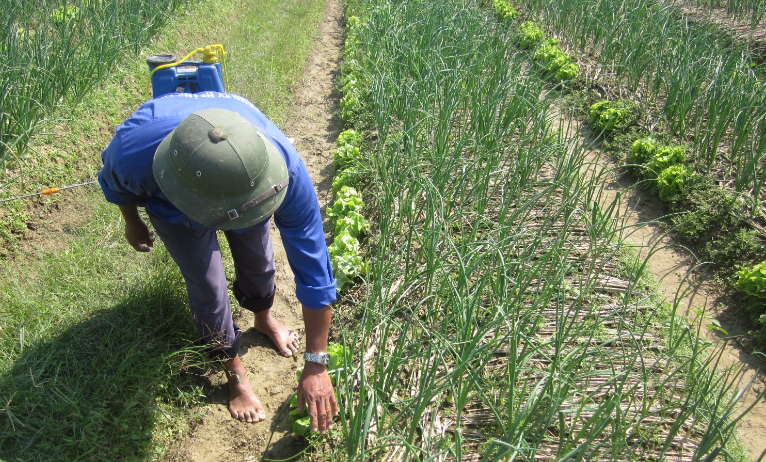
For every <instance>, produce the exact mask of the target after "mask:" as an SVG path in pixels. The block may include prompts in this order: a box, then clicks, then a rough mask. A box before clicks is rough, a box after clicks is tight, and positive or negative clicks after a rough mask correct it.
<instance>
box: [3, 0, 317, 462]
mask: <svg viewBox="0 0 766 462" xmlns="http://www.w3.org/2000/svg"><path fill="white" fill-rule="evenodd" d="M323 9H324V2H322V1H314V2H297V1H296V2H292V3H290V2H288V3H287V4H285V3H284V2H275V1H271V2H258V3H257V4H255V3H249V4H247V5H243V4H241V3H239V2H233V1H229V0H216V1H212V2H205V3H204V4H192V5H190V6H189V7H188V8H186V9H184V11H183V14H180V13H179V15H178V16H176V17H174V18H173V19H172V20H170V21H169V22H168V23H167V24H168V25H167V27H166V28H165V29H164V30H163V31H162V33H161V34H160V35H159V36H158V37H157V38H156V40H155V41H154V42H152V43H151V44H149V45H148V46H147V48H146V49H144V50H142V51H141V52H140V53H127V54H123V55H122V56H121V58H120V59H119V60H117V61H116V62H115V64H114V69H113V71H114V72H113V73H112V74H111V75H109V76H108V78H106V79H105V80H103V81H101V83H99V85H98V88H96V89H94V91H92V92H90V93H87V94H86V95H84V96H83V98H82V101H81V102H80V103H79V104H78V105H77V106H75V107H59V108H57V109H56V111H55V112H54V113H53V114H54V117H55V120H56V121H57V123H56V125H55V127H54V128H55V129H53V130H51V131H50V132H49V133H47V134H38V136H36V137H34V138H33V139H32V140H31V144H30V148H31V149H30V150H29V151H28V153H29V154H28V156H27V157H25V158H23V159H21V160H20V162H18V163H17V164H16V166H15V169H14V170H12V171H5V172H4V173H0V175H2V177H1V178H0V184H3V185H5V186H4V188H3V189H2V190H0V192H2V193H3V196H2V198H8V197H13V196H15V195H21V194H25V193H30V192H36V191H40V190H42V189H45V188H47V187H50V186H63V185H67V184H73V183H78V182H81V181H87V180H90V179H93V178H95V175H96V173H97V172H98V170H99V169H100V167H101V159H100V154H99V153H100V150H101V149H103V148H104V147H105V146H106V145H107V143H108V142H109V139H110V138H111V136H112V134H113V132H114V128H115V127H116V126H117V125H118V124H119V123H121V122H122V120H124V119H125V118H126V117H127V116H129V115H130V113H131V112H132V111H134V110H135V109H136V108H137V106H138V105H139V104H140V103H141V102H143V101H145V100H146V99H148V98H149V97H150V94H151V93H150V88H149V87H148V83H147V80H146V77H147V74H148V72H147V67H146V64H145V62H144V59H145V57H146V56H147V55H149V54H153V53H161V52H165V53H173V54H176V55H178V56H181V55H183V54H184V53H185V52H188V51H190V50H192V49H195V48H197V47H200V46H205V45H209V44H214V43H223V44H224V46H225V48H226V49H227V51H229V52H230V53H231V54H230V55H229V56H228V64H229V67H228V71H229V77H230V81H229V91H232V92H234V93H239V94H242V95H245V96H247V97H249V98H252V99H253V100H254V102H255V103H256V104H258V105H261V106H263V105H265V106H266V107H265V108H264V109H265V111H266V112H267V114H269V115H270V116H272V117H275V118H277V119H284V118H285V117H286V114H287V108H289V107H290V103H291V101H292V97H291V95H290V91H292V90H293V89H294V88H295V84H296V82H299V81H300V78H301V77H302V71H303V66H304V64H305V61H306V58H307V56H308V53H309V46H310V45H311V41H312V39H313V38H314V37H315V36H316V27H317V25H318V24H319V21H320V19H321V18H322V12H323ZM277 11H279V12H280V14H276V13H275V12H277ZM270 15H271V16H275V17H276V16H278V17H279V18H278V19H279V21H275V22H272V21H271V17H270ZM250 24H256V25H257V27H253V26H250ZM295 24H298V25H300V27H297V28H293V27H291V26H292V25H295ZM256 44H257V47H256ZM257 50H261V51H260V52H257V53H256V51H257ZM276 54H279V57H278V59H277V56H275V55H276ZM256 71H257V73H256ZM251 73H254V74H252V75H251ZM75 202H76V206H73V205H74V203H75ZM62 211H63V212H65V213H66V215H58V214H61V213H62ZM0 217H2V218H0V231H2V233H0V236H2V238H3V239H2V244H1V246H2V249H3V252H4V255H5V258H3V260H2V262H0V266H2V272H3V274H5V275H9V276H12V277H5V278H3V280H2V281H0V304H2V308H0V313H2V316H0V396H2V400H1V402H0V459H3V460H6V461H9V462H10V461H16V460H24V461H35V460H39V461H48V460H62V461H70V460H149V459H153V458H156V457H160V456H161V455H162V453H163V451H164V450H165V447H166V446H167V444H168V441H171V440H174V439H176V438H177V437H178V436H179V434H180V433H181V432H183V431H184V429H185V428H187V425H188V423H189V422H190V421H192V420H193V419H194V416H195V415H196V414H197V413H198V412H199V411H200V410H202V409H204V397H203V396H201V387H200V381H199V380H198V379H197V378H196V375H197V374H199V373H201V372H203V371H204V368H205V367H206V365H205V359H204V358H202V357H200V356H199V355H198V354H197V351H198V348H197V346H196V344H195V342H196V332H195V329H194V327H193V325H192V323H191V319H190V315H189V312H188V309H187V308H186V295H185V289H184V286H183V281H182V278H181V276H180V274H179V273H178V271H177V269H176V267H175V265H174V263H173V262H172V260H171V259H170V257H169V256H168V254H167V252H166V251H165V250H164V248H163V247H162V245H157V246H155V249H154V251H153V252H151V253H149V254H138V253H136V252H134V251H133V250H132V249H130V247H129V246H128V245H127V243H126V242H125V240H124V236H123V233H124V231H123V223H122V221H121V218H120V214H119V212H118V210H117V208H116V207H114V206H112V205H110V204H108V203H106V202H105V201H104V200H103V197H102V196H101V193H100V190H99V188H98V186H96V185H90V186H84V187H82V188H81V189H79V190H77V191H69V192H62V193H60V194H58V195H53V196H49V197H45V198H33V199H28V200H24V201H11V202H6V203H3V204H0ZM52 220H57V221H58V220H63V221H64V222H63V223H62V224H61V225H59V224H58V223H55V222H53V221H52ZM29 227H32V228H35V229H38V230H42V231H43V232H44V233H42V235H38V236H37V237H34V236H32V235H30V233H29V232H28V228H29ZM46 232H47V234H46ZM28 237H30V238H36V239H45V241H44V242H43V241H40V242H39V243H37V244H30V243H27V242H26V241H25V239H26V238H28ZM34 249H38V250H34Z"/></svg>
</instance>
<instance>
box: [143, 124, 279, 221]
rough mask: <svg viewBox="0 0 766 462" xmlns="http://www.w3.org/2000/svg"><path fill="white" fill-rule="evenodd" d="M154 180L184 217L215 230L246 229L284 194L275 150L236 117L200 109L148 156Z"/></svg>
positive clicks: (269, 210) (258, 133) (266, 139)
mask: <svg viewBox="0 0 766 462" xmlns="http://www.w3.org/2000/svg"><path fill="white" fill-rule="evenodd" d="M153 169H154V178H155V179H156V180H157V183H158V184H159V186H160V189H162V192H163V193H165V196H167V198H168V199H169V200H170V202H172V203H173V205H175V206H176V207H178V209H179V210H180V211H181V212H183V213H184V214H186V216H188V217H189V218H191V219H192V220H194V221H197V222H199V223H202V224H203V225H206V226H210V227H211V228H216V229H223V230H227V229H240V228H248V227H250V226H253V225H255V224H256V223H258V222H260V221H263V220H264V219H266V218H268V217H269V216H271V215H272V214H273V213H274V212H275V211H276V210H277V208H278V207H279V205H280V204H281V203H282V200H283V199H284V197H285V194H286V193H287V184H288V181H289V177H288V174H287V165H286V164H285V160H284V158H283V157H282V154H280V152H279V150H278V149H277V147H276V146H274V144H273V143H272V142H271V141H270V140H269V139H268V138H266V136H265V135H264V134H263V133H261V132H260V131H259V130H258V129H257V128H255V127H254V126H253V124H251V123H250V122H248V121H247V120H246V119H245V118H244V117H242V116H240V115H239V114H237V113H236V112H232V111H228V110H225V109H203V110H201V111H198V112H195V113H193V114H191V115H190V116H188V117H187V118H185V119H184V120H183V122H181V123H180V124H179V125H178V127H176V128H175V130H173V131H172V132H170V134H169V135H168V136H166V137H165V139H164V140H162V142H161V143H160V145H159V147H158V148H157V151H156V152H155V154H154V165H153Z"/></svg>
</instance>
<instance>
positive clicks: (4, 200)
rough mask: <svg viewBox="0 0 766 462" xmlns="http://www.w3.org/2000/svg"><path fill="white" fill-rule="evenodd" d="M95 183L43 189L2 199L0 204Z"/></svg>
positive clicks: (95, 181) (87, 182)
mask: <svg viewBox="0 0 766 462" xmlns="http://www.w3.org/2000/svg"><path fill="white" fill-rule="evenodd" d="M97 182H98V180H92V181H86V182H85V183H77V184H70V185H69V186H61V187H59V188H48V189H44V190H42V191H40V192H36V193H32V194H24V195H23V196H16V197H11V198H9V199H2V200H0V203H3V202H8V201H15V200H17V199H24V198H26V197H33V196H47V195H50V194H55V193H57V192H60V191H63V190H65V189H70V188H76V187H77V186H85V185H88V184H93V183H97Z"/></svg>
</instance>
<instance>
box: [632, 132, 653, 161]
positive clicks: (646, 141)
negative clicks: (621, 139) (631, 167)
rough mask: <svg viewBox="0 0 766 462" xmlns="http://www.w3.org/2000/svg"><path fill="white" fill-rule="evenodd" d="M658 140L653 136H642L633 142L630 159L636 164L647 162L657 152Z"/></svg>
mask: <svg viewBox="0 0 766 462" xmlns="http://www.w3.org/2000/svg"><path fill="white" fill-rule="evenodd" d="M657 146H658V145H657V140H655V139H654V138H652V137H651V136H647V137H646V138H641V139H638V140H636V141H634V142H633V146H632V147H631V149H630V156H628V161H629V162H631V163H634V164H645V163H647V162H648V161H649V159H651V158H652V157H654V153H655V152H657Z"/></svg>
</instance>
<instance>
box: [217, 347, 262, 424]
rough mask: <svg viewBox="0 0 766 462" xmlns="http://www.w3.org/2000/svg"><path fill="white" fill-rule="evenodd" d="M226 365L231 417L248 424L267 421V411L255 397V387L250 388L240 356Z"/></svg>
mask: <svg viewBox="0 0 766 462" xmlns="http://www.w3.org/2000/svg"><path fill="white" fill-rule="evenodd" d="M224 365H225V366H226V370H227V372H228V374H227V375H228V376H229V412H230V413H231V416H232V417H233V418H235V419H237V420H240V421H242V422H247V423H257V422H260V421H262V420H266V411H264V410H263V405H262V404H261V401H260V400H259V399H258V397H257V396H255V393H254V392H253V387H252V386H250V381H249V380H248V379H247V374H246V373H245V367H244V366H243V365H242V361H241V360H240V359H239V355H237V356H235V357H234V359H232V360H229V361H227V362H226V363H225V364H224Z"/></svg>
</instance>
